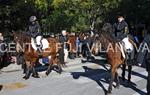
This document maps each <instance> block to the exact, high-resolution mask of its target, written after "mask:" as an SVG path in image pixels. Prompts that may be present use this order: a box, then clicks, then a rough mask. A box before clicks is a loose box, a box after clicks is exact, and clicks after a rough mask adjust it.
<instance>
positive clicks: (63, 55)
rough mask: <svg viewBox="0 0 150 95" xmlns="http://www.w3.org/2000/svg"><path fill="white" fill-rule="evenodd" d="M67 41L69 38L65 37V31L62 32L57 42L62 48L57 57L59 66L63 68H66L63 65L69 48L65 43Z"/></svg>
mask: <svg viewBox="0 0 150 95" xmlns="http://www.w3.org/2000/svg"><path fill="white" fill-rule="evenodd" d="M68 39H69V37H68V35H67V32H66V30H62V33H61V35H60V38H59V42H60V43H61V46H62V48H61V49H60V50H59V57H60V61H61V64H62V65H63V66H66V65H65V63H66V60H67V57H68V48H69V45H68V43H67V42H68Z"/></svg>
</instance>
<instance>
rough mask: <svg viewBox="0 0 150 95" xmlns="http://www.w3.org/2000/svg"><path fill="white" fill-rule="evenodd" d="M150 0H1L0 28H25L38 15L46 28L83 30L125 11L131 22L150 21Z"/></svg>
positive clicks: (54, 30) (56, 30) (51, 29)
mask: <svg viewBox="0 0 150 95" xmlns="http://www.w3.org/2000/svg"><path fill="white" fill-rule="evenodd" d="M149 9H150V2H149V0H1V1H0V18H1V19H0V29H1V30H4V28H6V29H7V28H11V29H16V30H18V29H25V28H27V27H28V24H29V21H28V19H29V17H30V16H31V15H36V16H37V18H38V21H39V22H40V24H41V26H42V30H43V32H55V33H58V32H60V31H61V30H62V29H67V30H68V31H69V32H80V31H84V30H86V29H89V28H90V27H94V25H96V24H97V23H103V22H106V21H109V20H110V19H113V20H114V18H115V16H116V15H117V14H118V13H122V14H125V15H126V16H127V17H128V18H130V19H129V20H130V21H131V20H132V22H137V21H139V20H141V19H142V20H143V21H149V19H150V17H149V14H150V10H149Z"/></svg>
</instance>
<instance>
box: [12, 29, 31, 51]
mask: <svg viewBox="0 0 150 95" xmlns="http://www.w3.org/2000/svg"><path fill="white" fill-rule="evenodd" d="M13 40H14V42H15V43H16V49H17V50H16V51H17V52H20V51H21V52H22V50H21V47H22V46H23V44H24V43H27V42H30V38H29V37H28V36H27V35H26V33H24V32H19V33H17V32H13Z"/></svg>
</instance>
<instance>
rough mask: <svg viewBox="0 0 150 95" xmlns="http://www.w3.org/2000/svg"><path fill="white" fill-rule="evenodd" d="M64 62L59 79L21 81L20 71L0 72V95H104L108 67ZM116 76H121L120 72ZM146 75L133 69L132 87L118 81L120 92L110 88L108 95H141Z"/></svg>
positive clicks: (96, 62)
mask: <svg viewBox="0 0 150 95" xmlns="http://www.w3.org/2000/svg"><path fill="white" fill-rule="evenodd" d="M97 59H101V58H97ZM68 62H69V63H68V67H67V68H64V72H63V73H62V74H61V75H59V74H57V73H55V72H52V73H51V74H50V75H49V76H45V74H44V73H45V72H40V73H39V74H40V77H41V78H38V79H35V78H32V77H31V78H30V79H29V80H23V79H22V76H23V74H22V71H15V72H2V73H1V74H0V85H1V86H2V89H1V91H0V95H105V94H104V92H105V90H107V88H108V81H109V78H110V74H109V72H108V71H107V70H108V69H109V65H106V67H104V65H103V64H104V61H102V60H97V61H95V62H94V63H92V62H86V63H81V59H75V60H68ZM99 63H101V64H99ZM118 72H119V75H121V69H119V70H118ZM146 75H147V73H146V71H145V69H143V68H141V67H137V66H134V67H133V72H132V80H131V81H132V82H133V83H131V84H128V83H127V82H122V81H121V86H120V89H115V88H113V92H112V95H145V92H146ZM114 85H115V83H114Z"/></svg>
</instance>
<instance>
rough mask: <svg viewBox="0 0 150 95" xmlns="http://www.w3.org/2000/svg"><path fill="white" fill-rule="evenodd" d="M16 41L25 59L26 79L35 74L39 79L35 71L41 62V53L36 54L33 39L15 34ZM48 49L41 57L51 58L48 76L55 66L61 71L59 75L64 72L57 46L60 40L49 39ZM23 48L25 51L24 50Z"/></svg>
mask: <svg viewBox="0 0 150 95" xmlns="http://www.w3.org/2000/svg"><path fill="white" fill-rule="evenodd" d="M13 35H14V40H15V42H16V50H17V52H18V53H19V54H20V53H21V52H23V59H24V61H23V60H22V62H24V65H25V66H24V69H25V76H24V77H23V78H24V79H28V78H29V77H30V75H31V73H33V77H36V78H38V77H39V76H38V73H37V71H36V70H35V64H36V63H38V62H39V53H38V52H36V51H35V50H34V49H33V47H32V46H31V38H30V37H29V36H27V34H26V33H18V34H17V33H15V32H14V33H13ZM47 41H48V48H46V49H44V50H43V52H41V53H40V57H42V58H45V57H48V58H49V67H48V69H47V71H46V75H48V74H49V73H50V72H51V70H52V69H53V68H54V66H58V68H59V71H58V73H61V72H62V69H61V66H60V64H59V60H58V58H57V51H58V50H57V49H58V48H57V46H58V40H57V39H55V38H48V39H47ZM22 48H23V49H22Z"/></svg>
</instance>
